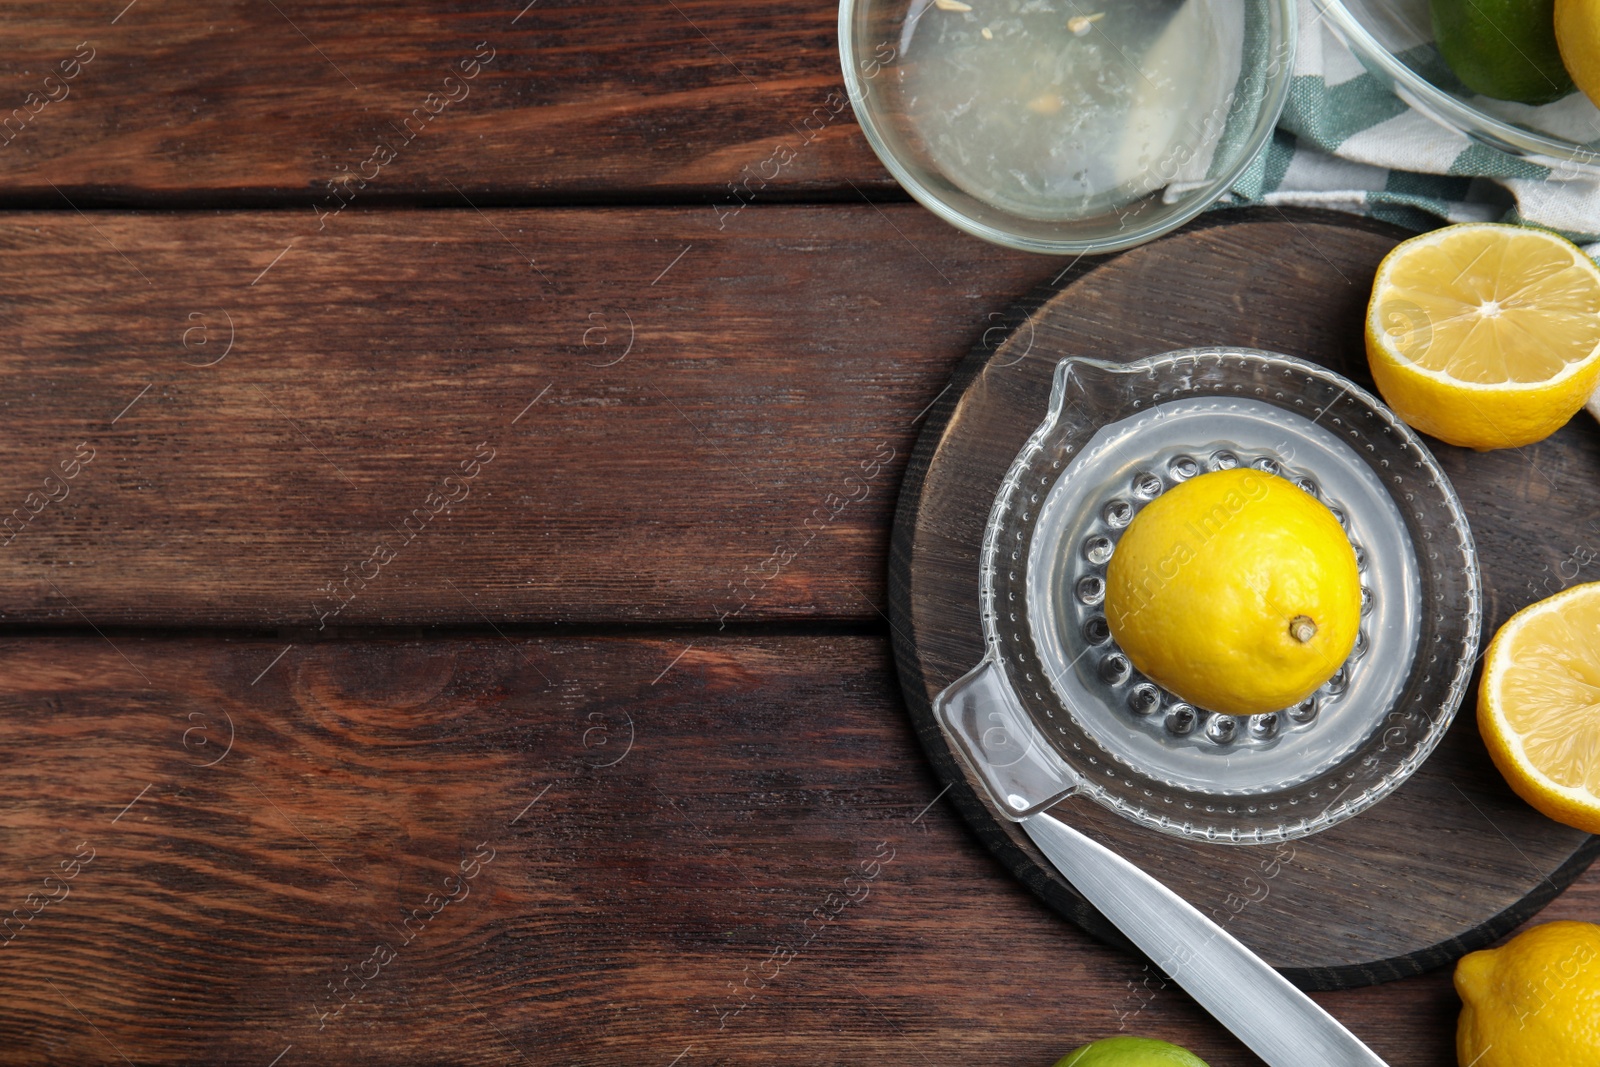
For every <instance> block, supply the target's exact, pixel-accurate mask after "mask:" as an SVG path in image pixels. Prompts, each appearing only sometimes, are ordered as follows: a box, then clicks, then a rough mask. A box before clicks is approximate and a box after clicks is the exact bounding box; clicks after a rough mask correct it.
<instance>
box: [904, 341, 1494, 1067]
mask: <svg viewBox="0 0 1600 1067" xmlns="http://www.w3.org/2000/svg"><path fill="white" fill-rule="evenodd" d="M1234 467H1251V468H1255V469H1257V470H1260V471H1263V472H1267V473H1270V474H1273V475H1280V476H1282V477H1284V478H1287V479H1289V480H1291V481H1292V482H1294V483H1295V484H1296V485H1298V486H1299V487H1300V488H1301V489H1302V490H1303V491H1305V492H1306V493H1309V494H1311V495H1313V496H1315V497H1316V498H1317V499H1318V500H1320V501H1322V502H1323V503H1324V504H1326V505H1327V506H1328V508H1329V509H1330V510H1331V511H1332V512H1333V514H1334V516H1335V517H1336V518H1337V519H1338V520H1339V522H1340V523H1341V525H1342V526H1343V528H1344V530H1345V532H1346V534H1347V535H1348V536H1349V539H1350V541H1351V544H1352V545H1353V546H1354V548H1355V550H1356V558H1357V562H1358V566H1359V569H1360V581H1361V601H1362V605H1361V621H1360V632H1359V636H1358V638H1357V640H1356V644H1355V648H1354V650H1353V651H1352V653H1351V654H1350V656H1349V658H1348V659H1347V660H1346V661H1345V662H1344V664H1343V665H1341V666H1340V668H1339V669H1338V670H1337V672H1336V673H1335V674H1334V675H1333V677H1332V678H1330V679H1329V680H1328V682H1327V683H1326V684H1324V685H1323V686H1322V687H1321V688H1320V689H1319V690H1317V691H1316V692H1315V693H1314V694H1312V696H1311V697H1309V698H1308V699H1306V700H1304V701H1302V702H1301V703H1299V704H1296V705H1294V706H1291V707H1286V708H1283V709H1280V710H1278V711H1276V712H1271V713H1267V714H1263V715H1253V716H1248V717H1235V716H1228V715H1219V714H1216V713H1214V712H1210V711H1207V710H1205V709H1203V708H1199V707H1196V706H1194V705H1192V704H1189V703H1188V702H1186V701H1184V700H1183V699H1181V698H1180V697H1179V696H1177V695H1176V694H1174V693H1171V692H1168V691H1166V690H1165V689H1163V688H1162V687H1160V686H1159V685H1157V684H1156V683H1155V682H1153V681H1151V680H1150V679H1148V678H1145V677H1143V676H1142V675H1141V674H1140V673H1139V671H1138V670H1137V669H1136V668H1135V667H1134V666H1133V665H1132V663H1130V662H1129V660H1128V657H1127V656H1126V655H1125V654H1124V653H1123V652H1122V651H1121V650H1120V649H1119V648H1118V647H1117V644H1116V642H1115V640H1114V639H1113V638H1112V637H1111V634H1110V630H1109V627H1108V625H1107V623H1106V618H1105V614H1104V597H1105V591H1106V582H1105V573H1106V565H1107V564H1108V562H1109V561H1110V560H1111V558H1112V557H1113V556H1114V554H1115V552H1116V550H1117V543H1118V540H1119V538H1120V537H1121V535H1122V532H1123V531H1124V530H1125V529H1126V528H1127V527H1128V526H1129V524H1130V523H1131V522H1132V521H1133V519H1134V518H1135V517H1136V516H1137V515H1138V513H1139V511H1140V509H1141V508H1143V507H1145V506H1146V505H1148V504H1149V503H1150V502H1151V501H1152V500H1155V499H1157V498H1159V497H1160V496H1161V494H1162V493H1164V492H1167V491H1168V490H1170V489H1171V488H1173V487H1174V486H1176V485H1179V484H1181V483H1183V482H1185V481H1187V480H1188V479H1190V478H1193V477H1196V476H1197V475H1199V474H1201V473H1203V472H1205V471H1211V470H1223V469H1229V468H1234ZM979 596H980V606H981V619H982V627H983V635H984V642H985V648H986V651H985V654H984V656H983V658H982V660H981V661H980V662H979V663H978V664H976V665H975V666H974V668H973V669H972V670H971V671H969V672H968V673H967V674H966V675H964V676H963V677H962V678H960V679H958V680H957V681H956V682H954V683H952V684H951V685H950V686H948V687H947V688H946V689H945V690H944V691H943V692H941V693H940V694H939V695H938V696H937V697H936V698H935V700H934V703H933V710H934V715H935V718H936V719H937V721H938V722H939V724H940V727H941V729H942V730H943V732H944V734H945V736H946V738H947V739H948V740H949V742H950V744H951V747H952V749H953V750H954V751H955V752H956V753H957V755H958V756H959V757H960V758H961V759H962V761H963V762H964V763H965V764H966V765H967V766H968V767H969V768H970V769H971V772H972V774H971V777H973V778H974V779H976V781H977V783H978V784H979V786H980V787H981V788H980V790H979V792H980V795H983V794H987V797H986V799H987V801H988V802H989V804H990V806H991V808H992V809H993V810H994V811H995V812H996V813H998V814H999V815H1000V816H1002V817H1004V818H1007V819H1010V820H1013V821H1016V822H1019V823H1021V825H1022V827H1023V829H1024V830H1025V831H1026V832H1027V833H1028V835H1029V836H1030V837H1031V838H1032V839H1033V841H1034V843H1035V844H1036V845H1038V847H1039V848H1040V850H1041V851H1042V852H1043V853H1044V854H1045V855H1046V857H1048V858H1049V859H1050V861H1051V862H1052V863H1054V864H1055V866H1056V867H1058V868H1059V869H1060V870H1061V873H1062V874H1063V875H1064V876H1065V877H1066V878H1067V880H1068V881H1070V882H1071V883H1072V884H1073V885H1074V886H1075V887H1076V888H1077V889H1078V890H1079V891H1080V892H1081V893H1083V895H1084V896H1085V897H1086V898H1087V899H1088V900H1089V901H1090V903H1092V904H1093V905H1094V906H1095V907H1096V908H1098V909H1099V910H1100V911H1101V912H1102V913H1103V914H1104V915H1105V916H1106V917H1107V918H1108V919H1110V920H1111V921H1112V922H1113V923H1115V924H1116V925H1117V926H1119V927H1120V928H1121V929H1122V930H1123V932H1124V933H1126V934H1127V935H1128V936H1129V937H1130V938H1131V939H1132V940H1133V941H1134V943H1135V944H1137V945H1139V947H1140V948H1141V949H1143V950H1144V951H1145V952H1146V953H1147V954H1148V955H1149V956H1150V957H1151V959H1152V960H1153V961H1154V962H1155V963H1156V964H1157V965H1158V966H1159V967H1161V968H1162V970H1164V971H1166V973H1168V974H1169V975H1170V976H1171V977H1172V978H1173V979H1175V980H1176V981H1178V982H1179V983H1180V984H1181V985H1183V986H1184V987H1185V988H1186V989H1187V990H1188V991H1189V992H1190V993H1191V994H1192V995H1193V996H1194V997H1195V999H1196V1000H1198V1001H1199V1002H1200V1003H1201V1004H1202V1006H1204V1007H1205V1008H1206V1009H1207V1010H1209V1011H1211V1013H1212V1014H1213V1015H1215V1016H1216V1017H1217V1018H1218V1019H1219V1020H1220V1021H1222V1022H1223V1023H1224V1024H1225V1025H1227V1026H1228V1027H1229V1028H1230V1029H1232V1030H1233V1031H1234V1032H1235V1034H1237V1035H1238V1036H1239V1037H1240V1038H1241V1039H1243V1040H1244V1041H1245V1042H1246V1043H1247V1044H1249V1045H1250V1046H1251V1047H1252V1048H1253V1049H1255V1051H1256V1052H1257V1053H1258V1054H1259V1055H1261V1056H1262V1058H1263V1059H1265V1060H1266V1061H1267V1062H1268V1063H1270V1064H1274V1065H1278V1064H1283V1065H1290V1064H1293V1065H1303V1064H1306V1063H1324V1062H1325V1063H1340V1064H1367V1065H1371V1064H1379V1063H1381V1062H1382V1061H1381V1060H1379V1059H1378V1058H1377V1057H1376V1056H1374V1055H1373V1054H1372V1053H1371V1052H1370V1051H1369V1050H1367V1049H1366V1048H1365V1046H1364V1045H1361V1043H1360V1042H1359V1041H1357V1040H1356V1039H1355V1038H1354V1037H1352V1036H1351V1035H1350V1034H1349V1033H1348V1032H1347V1031H1345V1030H1344V1029H1343V1028H1342V1027H1340V1026H1339V1024H1338V1023H1337V1022H1335V1021H1334V1020H1333V1019H1331V1018H1330V1017H1328V1016H1327V1015H1326V1013H1324V1012H1322V1011H1321V1009H1320V1008H1318V1007H1317V1006H1316V1005H1315V1004H1314V1003H1313V1002H1312V1001H1310V1000H1309V999H1308V998H1306V997H1305V996H1304V994H1302V993H1300V992H1299V991H1298V990H1296V989H1294V987H1293V986H1290V985H1289V984H1288V982H1287V981H1286V980H1285V979H1283V978H1282V976H1280V975H1278V974H1277V972H1275V971H1273V970H1272V969H1271V968H1270V967H1268V966H1267V965H1266V964H1265V963H1263V962H1262V961H1261V960H1260V959H1259V957H1256V956H1255V955H1254V954H1253V953H1251V952H1250V951H1249V950H1248V949H1247V948H1245V947H1244V946H1242V945H1240V944H1239V943H1238V942H1237V941H1235V940H1234V939H1233V938H1231V937H1230V936H1229V935H1228V934H1226V933H1225V932H1224V931H1222V930H1221V929H1220V928H1218V927H1217V926H1216V925H1215V924H1213V923H1212V922H1211V921H1210V920H1209V919H1207V918H1205V917H1204V916H1202V915H1201V914H1200V913H1199V912H1198V911H1196V910H1195V909H1194V908H1193V907H1192V906H1190V905H1189V904H1188V903H1187V902H1186V901H1184V900H1183V899H1182V898H1180V897H1178V896H1177V895H1176V894H1174V893H1172V892H1171V891H1170V890H1168V889H1166V888H1165V887H1163V886H1161V885H1160V883H1158V882H1156V881H1155V880H1154V879H1152V878H1151V877H1150V876H1148V875H1146V874H1144V873H1143V872H1142V871H1139V870H1138V869H1137V868H1136V867H1134V866H1133V865H1132V864H1130V863H1128V862H1127V861H1126V860H1124V859H1122V858H1121V857H1119V856H1117V855H1115V854H1114V853H1112V852H1111V851H1110V850H1108V849H1106V848H1104V847H1103V846H1101V845H1099V844H1097V843H1095V842H1094V841H1092V840H1090V839H1089V838H1087V837H1085V836H1083V835H1082V834H1079V833H1078V832H1077V831H1075V830H1073V829H1072V828H1071V827H1069V826H1067V825H1066V824H1065V823H1063V822H1062V821H1060V820H1059V819H1057V818H1055V817H1053V816H1052V815H1050V814H1049V813H1048V812H1047V810H1046V809H1049V808H1051V807H1053V806H1054V805H1056V804H1058V803H1059V802H1061V801H1062V800H1065V799H1067V798H1069V797H1079V796H1082V797H1086V798H1088V799H1089V800H1092V801H1093V802H1095V803H1098V804H1101V805H1103V806H1105V807H1106V808H1109V809H1111V810H1112V811H1115V812H1116V813H1118V814H1119V815H1121V816H1122V817H1124V818H1127V819H1129V820H1132V821H1133V822H1136V823H1139V824H1141V825H1143V826H1147V827H1149V828H1151V829H1152V830H1156V831H1159V832H1162V833H1166V834H1173V835H1177V836H1181V837H1185V838H1188V839H1191V840H1193V841H1196V842H1199V843H1214V844H1217V845H1244V844H1262V843H1268V842H1274V841H1283V840H1288V839H1292V838H1297V837H1303V836H1305V835H1307V834H1312V833H1316V832H1318V831H1320V830H1323V829H1326V828H1328V827H1330V826H1333V825H1335V824H1336V823H1338V822H1340V821H1342V820H1344V819H1348V818H1350V817H1351V816H1354V815H1356V814H1357V813H1359V812H1361V811H1362V810H1364V809H1365V808H1367V807H1369V806H1371V805H1372V804H1375V803H1377V802H1378V801H1379V800H1381V799H1382V798H1383V797H1384V796H1385V795H1387V794H1388V793H1389V792H1391V791H1392V790H1394V789H1395V788H1396V787H1397V786H1399V785H1400V783H1401V782H1403V781H1404V780H1405V779H1406V778H1407V777H1408V776H1409V775H1410V774H1411V773H1412V772H1413V771H1415V770H1416V768H1417V767H1418V766H1419V765H1420V764H1421V763H1422V761H1423V760H1424V759H1425V758H1426V757H1427V756H1428V754H1429V753H1430V752H1431V751H1432V750H1433V748H1434V747H1435V745H1437V743H1438V742H1439V740H1440V739H1441V738H1442V737H1443V736H1444V733H1445V731H1446V730H1447V729H1448V727H1449V725H1450V723H1451V721H1452V719H1453V718H1454V715H1455V713H1456V710H1457V708H1458V707H1459V706H1460V703H1461V700H1462V698H1463V696H1464V695H1465V693H1466V690H1467V687H1468V683H1469V681H1470V678H1471V674H1472V668H1473V664H1474V662H1475V660H1476V654H1477V648H1478V640H1479V630H1480V625H1481V620H1482V611H1481V590H1480V582H1479V573H1478V563H1477V556H1476V552H1475V549H1474V547H1473V540H1472V534H1471V531H1470V529H1469V527H1468V524H1467V519H1466V516H1465V515H1464V514H1463V512H1462V509H1461V504H1460V501H1459V500H1458V499H1457V497H1456V494H1455V491H1454V490H1453V489H1452V488H1451V486H1450V484H1449V482H1448V480H1447V479H1446V478H1445V475H1444V473H1443V471H1442V470H1441V469H1440V468H1439V466H1438V464H1437V463H1436V462H1435V461H1434V459H1433V456H1432V455H1431V454H1430V453H1429V452H1428V450H1427V448H1426V447H1425V446H1424V445H1423V444H1422V442H1421V441H1420V440H1419V439H1418V437H1417V436H1416V434H1415V433H1413V432H1412V431H1411V429H1410V428H1409V427H1407V426H1406V425H1405V424H1404V423H1402V422H1401V421H1400V420H1399V419H1398V418H1397V417H1396V416H1395V415H1394V414H1393V413H1392V412H1390V411H1389V410H1388V409H1387V408H1386V407H1385V406H1384V405H1383V404H1382V403H1380V402H1379V401H1378V400H1377V399H1376V398H1375V397H1373V396H1372V395H1371V394H1369V393H1367V392H1366V391H1365V390H1364V389H1362V388H1361V387H1359V386H1357V385H1356V384H1355V383H1353V382H1351V381H1349V380H1347V379H1345V378H1343V377H1341V376H1340V375H1338V374H1335V373H1333V372H1332V371H1329V370H1327V369H1325V368H1323V367H1320V366H1317V365H1316V364H1312V363H1309V362H1306V361H1304V360H1301V359H1296V358H1294V357H1291V356H1285V355H1278V354H1275V353H1269V352H1261V351H1254V350H1249V349H1234V348H1204V349H1188V350H1184V351H1179V352H1169V353H1166V354H1164V355H1159V356H1152V357H1149V358H1146V359H1141V360H1137V361H1134V362H1131V363H1109V362H1101V361H1096V360H1084V359H1067V360H1064V361H1062V362H1061V363H1060V364H1059V365H1058V366H1057V368H1056V371H1055V375H1054V379H1053V387H1052V392H1051V396H1050V404H1049V409H1048V413H1047V414H1046V416H1045V418H1044V421H1043V422H1042V423H1040V425H1039V427H1038V428H1037V429H1036V430H1035V431H1034V433H1033V434H1032V435H1031V436H1030V437H1029V439H1028V441H1027V443H1026V444H1025V445H1024V447H1023V448H1022V450H1021V451H1020V452H1019V453H1018V454H1017V456H1016V458H1015V460H1014V461H1013V462H1012V464H1011V467H1010V469H1009V470H1008V471H1007V473H1006V475H1005V477H1004V479H1003V480H1002V481H1001V483H1000V486H999V489H998V491H997V493H996V495H995V498H994V504H993V507H992V509H991V511H990V514H989V520H988V524H987V526H986V528H985V531H984V537H983V544H982V549H981V555H980V576H979ZM1268 1004H1271V1005H1272V1006H1273V1007H1274V1009H1276V1010H1277V1011H1279V1012H1281V1013H1282V1014H1281V1015H1274V1012H1273V1011H1272V1010H1267V1005H1268ZM1285 1020H1289V1021H1290V1022H1291V1023H1292V1025H1287V1026H1286V1025H1285Z"/></svg>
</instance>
